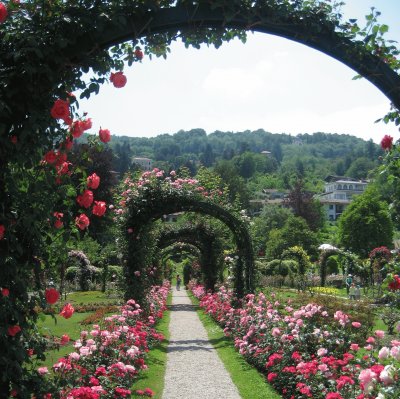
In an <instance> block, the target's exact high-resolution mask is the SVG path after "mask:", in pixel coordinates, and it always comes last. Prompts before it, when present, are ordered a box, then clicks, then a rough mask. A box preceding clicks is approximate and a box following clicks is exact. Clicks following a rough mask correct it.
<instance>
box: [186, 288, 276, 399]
mask: <svg viewBox="0 0 400 399" xmlns="http://www.w3.org/2000/svg"><path fill="white" fill-rule="evenodd" d="M188 294H189V297H190V298H191V300H192V303H193V304H194V305H198V300H197V299H196V298H195V297H194V296H193V295H192V294H191V293H189V292H188ZM197 314H198V315H199V317H200V320H201V321H202V323H203V325H204V327H205V329H206V330H207V334H208V338H209V339H210V341H211V343H212V344H213V346H214V347H215V348H216V349H217V352H218V355H219V357H220V358H221V360H222V362H223V363H224V365H225V368H226V369H227V370H228V372H229V374H230V376H231V378H232V381H233V383H234V384H235V385H236V387H237V388H238V390H239V393H240V396H241V397H242V399H278V398H281V396H280V395H279V394H278V393H276V391H275V390H274V389H273V388H272V387H271V386H270V385H269V384H268V383H267V382H266V379H265V377H264V376H263V375H262V374H261V373H259V372H258V371H257V370H256V369H255V368H254V367H252V366H250V365H249V364H248V363H247V362H246V361H245V360H244V358H243V356H241V355H240V354H239V353H238V352H237V351H236V350H235V348H234V346H233V342H232V340H231V339H229V338H227V337H226V336H225V334H224V332H223V330H222V328H221V327H219V326H218V324H217V323H215V321H214V320H213V319H212V318H211V317H210V316H208V315H206V314H205V313H204V312H203V310H202V309H200V308H198V310H197Z"/></svg>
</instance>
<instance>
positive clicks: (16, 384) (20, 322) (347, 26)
mask: <svg viewBox="0 0 400 399" xmlns="http://www.w3.org/2000/svg"><path fill="white" fill-rule="evenodd" d="M340 7H341V2H339V1H333V2H331V1H320V0H307V1H290V0H271V1H268V2H266V1H261V0H260V1H251V2H250V1H245V0H241V1H239V0H235V1H232V0H212V1H209V0H198V1H188V0H178V1H175V0H159V1H154V0H125V1H98V0H71V1H63V0H53V1H51V2H50V1H39V0H26V1H23V2H22V1H21V2H20V1H14V0H12V1H7V2H0V39H1V40H0V264H1V265H2V266H4V267H2V268H1V269H0V281H1V285H2V287H1V288H2V289H4V292H9V294H8V295H7V296H3V297H1V298H0V314H1V315H2V319H1V325H0V348H1V353H0V376H1V377H0V392H2V393H5V395H8V393H9V392H10V390H13V392H16V394H17V395H18V396H19V397H21V398H25V397H31V394H32V393H33V392H35V390H36V387H37V386H39V385H40V378H38V377H37V375H36V374H35V373H34V372H32V371H31V369H30V368H29V363H30V362H31V361H32V358H31V357H30V356H29V355H28V353H31V350H33V351H34V352H35V353H36V356H37V357H39V358H41V357H42V356H43V355H42V354H43V349H41V345H40V344H35V343H34V342H32V340H31V337H32V336H33V334H32V330H34V329H35V320H36V318H37V314H36V311H35V308H36V307H37V306H38V305H39V304H41V303H42V301H43V298H44V292H43V288H44V287H41V285H40V279H39V278H37V277H36V278H35V282H34V283H33V284H31V286H29V284H27V282H29V281H30V278H31V275H32V270H33V271H34V274H35V276H39V275H40V272H41V270H43V269H46V268H47V267H48V262H47V260H46V245H47V244H48V242H47V240H48V238H49V236H50V235H51V234H49V231H50V230H51V229H53V228H56V229H58V228H60V227H62V225H63V226H64V228H65V230H63V231H62V233H60V234H61V235H63V236H64V235H65V236H67V235H68V234H70V232H72V233H77V232H78V231H79V230H83V229H86V228H87V227H88V226H89V223H90V218H89V216H87V215H86V213H87V211H88V210H89V208H90V212H91V215H94V216H101V215H102V214H104V212H105V209H106V208H105V206H106V205H105V203H97V204H96V203H93V204H92V202H93V200H94V199H95V198H93V196H92V195H91V194H90V193H87V192H86V190H89V191H91V190H90V188H89V187H86V185H89V184H92V183H89V182H87V181H86V178H87V176H85V175H84V174H83V175H82V177H81V180H82V184H81V186H80V187H79V188H78V191H77V188H76V187H72V186H71V184H69V183H68V182H67V181H66V180H68V176H69V174H70V173H71V172H72V170H71V165H70V163H69V161H68V160H67V155H66V153H67V152H68V148H69V147H70V146H71V145H72V140H73V139H74V138H76V137H77V136H79V135H80V134H81V133H82V132H83V131H84V130H89V129H90V125H91V123H90V119H89V118H88V117H87V116H85V115H82V114H79V99H78V97H79V98H89V97H90V96H91V95H92V94H97V93H98V92H99V90H100V87H101V85H102V84H104V83H106V82H108V81H110V82H111V83H112V84H113V85H114V86H115V87H117V88H120V87H122V86H123V85H124V84H125V83H126V81H125V79H124V76H123V74H122V72H123V69H124V67H125V66H126V65H128V66H130V65H133V64H134V63H135V62H141V61H142V59H143V58H144V57H145V56H148V57H151V56H157V57H159V56H164V57H165V56H166V54H167V53H168V52H169V46H170V44H171V43H172V42H173V41H176V40H178V39H179V40H182V42H183V43H184V45H185V46H193V47H196V48H198V47H200V45H201V44H202V43H206V44H212V45H215V46H216V47H218V46H220V45H221V44H222V43H223V42H226V41H229V40H232V39H233V38H239V39H241V40H243V41H244V40H245V38H246V34H245V31H247V30H255V31H260V32H265V33H272V34H276V35H280V36H282V37H286V38H289V39H292V40H296V41H298V42H300V43H303V44H307V45H309V46H311V47H314V48H316V49H318V50H321V51H323V52H325V53H327V54H330V55H332V56H333V57H335V58H337V59H339V60H340V61H342V62H343V63H345V64H347V65H349V66H351V67H353V68H354V69H355V70H356V71H358V73H360V75H362V76H364V77H365V78H367V79H369V80H370V81H371V82H372V83H373V84H375V85H376V86H377V87H378V88H379V89H380V90H381V91H382V92H383V93H384V94H385V95H386V96H387V97H388V98H389V99H390V100H391V101H392V102H393V104H394V108H393V109H392V110H391V111H390V112H389V113H388V114H387V115H386V116H385V117H383V121H384V122H390V121H393V122H394V123H396V124H400V117H399V112H398V110H399V107H400V83H399V82H400V77H399V75H398V71H399V68H400V65H399V60H398V54H399V52H398V49H397V48H396V46H395V45H394V43H392V42H390V41H388V40H385V38H384V35H385V34H386V32H387V31H388V27H387V26H386V25H383V24H382V25H381V24H379V23H378V21H377V17H378V12H377V11H376V10H372V13H371V14H370V16H369V17H368V18H367V25H366V26H365V27H364V28H363V27H360V26H359V25H358V24H357V21H354V20H349V21H343V20H342V15H341V12H340ZM89 71H90V72H91V74H89V75H88V74H87V73H88V72H89ZM74 92H76V93H74ZM99 139H100V141H103V142H104V143H106V142H108V141H109V139H110V132H109V131H108V129H101V131H100V132H99ZM95 145H97V144H95ZM43 160H44V161H45V162H43ZM395 162H397V161H395V159H394V161H393V163H395ZM51 165H53V166H51ZM60 182H61V183H63V184H59V183H60ZM172 182H175V180H173V179H172ZM160 184H161V183H160ZM144 187H147V188H148V192H147V193H144V192H140V190H139V191H137V190H136V192H138V193H139V197H140V198H141V199H143V200H144V201H147V204H146V207H147V205H149V209H152V210H153V211H154V213H152V211H145V212H142V213H140V214H138V213H137V212H136V213H135V211H143V209H145V207H144V204H143V203H142V204H141V205H142V207H140V206H138V205H139V204H138V203H136V205H137V206H136V205H135V200H132V207H127V209H128V212H126V214H125V215H123V216H124V217H125V227H126V228H125V230H124V233H125V234H124V237H123V238H124V239H125V243H130V245H129V246H128V245H125V254H127V255H130V256H128V257H127V258H126V260H127V264H126V271H127V276H126V277H127V279H131V280H129V284H128V286H129V287H130V288H129V289H128V294H141V293H143V292H141V288H140V281H139V282H138V283H137V284H136V283H135V284H136V285H135V284H134V283H133V282H132V281H133V280H132V272H135V271H136V272H138V273H139V274H140V273H141V272H145V269H142V268H141V267H142V266H143V264H141V263H139V269H140V270H135V265H134V264H132V263H131V262H130V261H129V259H142V258H143V259H146V248H148V247H149V246H151V245H152V244H151V242H150V241H147V242H146V241H145V239H144V237H146V236H147V237H148V235H147V234H150V231H151V226H150V224H151V221H152V220H154V219H156V218H157V217H160V214H159V212H156V211H155V207H156V206H159V205H160V201H161V203H162V201H165V206H164V207H163V209H164V211H165V212H166V211H171V210H173V209H176V208H175V207H174V206H173V204H174V202H173V201H176V200H177V199H178V198H179V204H180V205H179V206H178V208H179V209H180V210H189V211H194V210H195V211H202V212H204V213H207V214H210V215H212V216H214V217H217V214H218V215H219V218H220V220H223V221H224V223H226V224H227V225H229V227H230V228H231V230H232V231H233V232H234V235H235V237H236V241H237V247H238V248H237V249H238V254H239V266H238V267H239V272H238V273H237V276H236V278H237V280H236V287H237V290H238V292H240V293H242V292H243V291H244V290H245V289H246V290H251V288H252V286H253V281H252V249H251V243H250V241H249V238H248V234H247V230H246V228H245V226H244V225H243V223H242V222H241V221H240V219H235V218H233V217H232V215H231V210H229V209H226V207H225V205H224V206H223V205H222V204H221V203H220V202H219V201H220V198H217V197H213V195H212V193H207V195H208V196H209V197H208V198H206V196H205V195H202V194H205V193H204V192H203V193H200V192H197V191H196V192H195V193H193V189H194V188H198V187H196V184H191V183H189V182H185V183H183V184H182V186H181V187H174V186H172V185H170V187H169V189H168V190H170V191H168V190H166V191H163V187H164V186H163V187H158V188H157V187H156V186H154V187H152V186H150V187H149V186H148V185H147V183H146V184H144ZM167 187H168V185H165V188H167ZM182 187H183V188H182ZM181 188H182V190H183V193H179V190H180V189H181ZM152 193H153V194H154V193H158V194H159V196H158V197H154V198H153V199H152V197H151V195H152ZM78 196H81V197H80V200H79V201H78V203H79V205H80V206H82V209H81V211H80V212H79V215H72V214H71V212H68V211H67V209H70V208H71V207H72V204H75V202H76V200H77V197H78ZM128 197H129V198H128ZM128 199H129V200H131V197H130V196H127V200H128ZM98 202H103V201H101V199H98ZM60 204H62V205H63V206H64V207H65V209H66V210H65V211H63V210H61V209H57V208H56V207H57V206H59V205H60ZM49 210H50V211H51V213H50V215H49ZM120 216H121V215H120ZM133 216H135V217H136V216H137V217H138V222H137V223H138V224H137V225H136V224H135V221H134V220H133ZM121 223H122V224H123V222H121ZM140 226H141V227H140ZM129 229H134V231H133V232H131V233H129V232H128V230H129ZM135 229H136V230H135ZM242 268H244V270H243V272H242V271H241V270H242ZM243 276H244V282H243V281H242V279H243ZM6 290H7V291H6ZM28 290H29V291H33V292H34V295H28ZM35 293H39V294H38V295H35ZM10 326H11V327H13V326H14V327H15V326H17V327H18V328H14V329H13V330H12V331H13V334H11V335H10V334H8V333H7V331H8V328H9V327H10ZM17 330H18V331H17ZM14 332H15V334H14ZM27 346H28V347H27ZM27 349H29V351H27Z"/></svg>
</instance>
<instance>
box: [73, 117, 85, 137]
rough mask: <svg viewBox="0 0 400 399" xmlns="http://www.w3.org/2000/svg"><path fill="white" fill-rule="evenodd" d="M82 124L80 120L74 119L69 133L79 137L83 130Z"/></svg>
mask: <svg viewBox="0 0 400 399" xmlns="http://www.w3.org/2000/svg"><path fill="white" fill-rule="evenodd" d="M84 130H85V129H84V126H83V124H82V122H81V121H75V122H74V123H73V124H72V126H71V133H72V136H73V137H74V138H76V139H77V138H78V137H81V136H82V134H83V131H84Z"/></svg>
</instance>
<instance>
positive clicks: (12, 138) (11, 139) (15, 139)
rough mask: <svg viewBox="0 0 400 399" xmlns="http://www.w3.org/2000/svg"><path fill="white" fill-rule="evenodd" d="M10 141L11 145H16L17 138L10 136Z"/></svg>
mask: <svg viewBox="0 0 400 399" xmlns="http://www.w3.org/2000/svg"><path fill="white" fill-rule="evenodd" d="M10 141H11V143H13V144H17V143H18V138H17V136H11V137H10Z"/></svg>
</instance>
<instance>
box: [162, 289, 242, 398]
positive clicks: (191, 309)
mask: <svg viewBox="0 0 400 399" xmlns="http://www.w3.org/2000/svg"><path fill="white" fill-rule="evenodd" d="M172 294H173V295H172V306H171V321H170V325H169V330H170V341H169V346H168V353H167V370H166V374H165V386H164V392H163V396H162V399H210V398H213V399H240V395H239V392H238V390H237V388H236V386H235V385H234V384H233V382H232V379H231V377H230V376H229V373H228V372H227V371H226V369H225V367H224V365H223V363H222V361H221V360H220V358H219V357H218V354H217V351H216V350H215V349H214V347H213V346H212V344H211V342H210V341H209V339H208V337H207V332H206V330H205V328H204V327H203V324H202V323H201V321H200V319H199V317H198V315H197V313H196V307H195V306H194V305H192V303H191V301H190V299H189V297H188V295H187V294H186V291H185V290H181V291H177V290H176V289H175V288H174V289H173V292H172Z"/></svg>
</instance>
